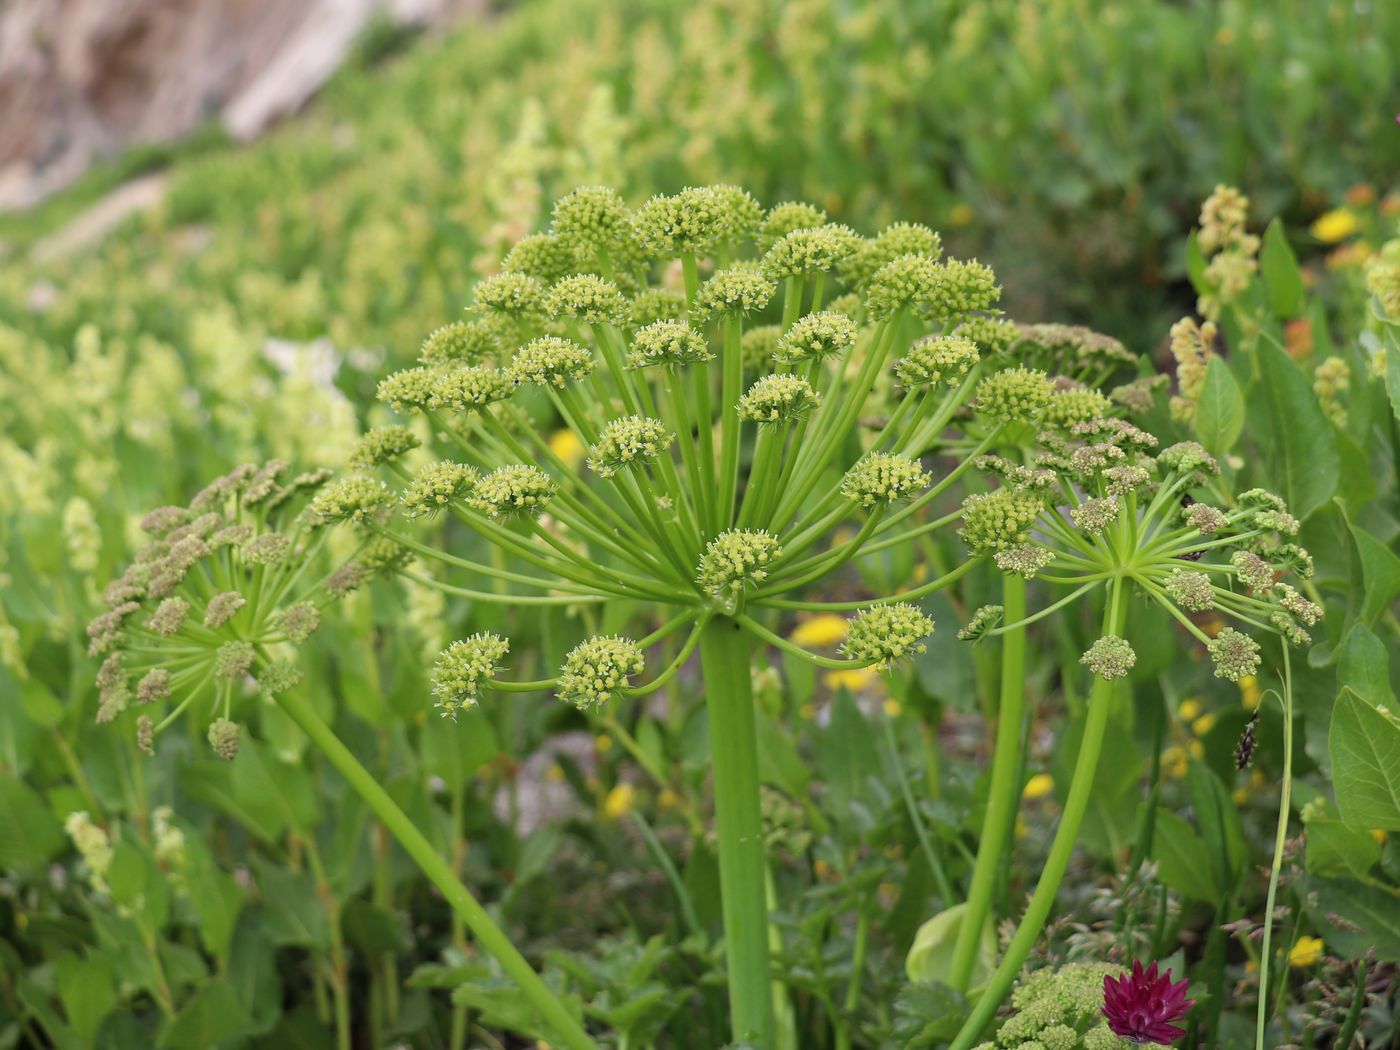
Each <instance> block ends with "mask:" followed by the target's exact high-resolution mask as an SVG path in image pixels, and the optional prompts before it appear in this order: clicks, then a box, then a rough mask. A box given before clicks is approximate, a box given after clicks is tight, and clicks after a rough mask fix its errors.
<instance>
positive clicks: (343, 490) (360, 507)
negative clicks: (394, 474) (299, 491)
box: [308, 474, 389, 525]
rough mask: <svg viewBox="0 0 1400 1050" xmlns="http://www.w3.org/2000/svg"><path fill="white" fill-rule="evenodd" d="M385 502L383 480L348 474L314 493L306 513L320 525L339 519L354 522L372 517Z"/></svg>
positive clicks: (386, 500)
mask: <svg viewBox="0 0 1400 1050" xmlns="http://www.w3.org/2000/svg"><path fill="white" fill-rule="evenodd" d="M388 503H389V489H388V488H387V487H386V486H385V484H384V482H382V481H378V480H376V479H374V478H370V477H366V476H364V475H363V474H352V475H350V476H349V477H345V478H341V479H339V480H338V481H333V482H331V484H329V485H327V486H326V487H325V488H323V489H322V490H321V491H320V492H318V493H316V496H315V498H314V499H312V501H311V505H310V507H309V508H308V512H309V513H310V515H311V518H312V520H313V521H315V522H317V523H318V524H321V525H332V524H336V523H338V522H343V521H348V522H352V523H355V524H358V523H359V522H362V521H365V520H366V519H368V518H372V517H373V516H374V515H375V514H376V513H377V512H378V511H379V510H381V509H382V508H383V507H385V506H386V505H387V504H388Z"/></svg>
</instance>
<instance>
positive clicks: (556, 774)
mask: <svg viewBox="0 0 1400 1050" xmlns="http://www.w3.org/2000/svg"><path fill="white" fill-rule="evenodd" d="M544 778H545V779H546V780H553V781H554V782H556V783H558V782H559V781H561V780H563V779H564V767H563V766H561V765H560V764H559V763H558V762H551V763H550V765H549V768H548V769H546V770H545V771H544Z"/></svg>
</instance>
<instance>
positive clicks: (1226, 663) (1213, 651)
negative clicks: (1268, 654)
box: [1208, 627, 1259, 682]
mask: <svg viewBox="0 0 1400 1050" xmlns="http://www.w3.org/2000/svg"><path fill="white" fill-rule="evenodd" d="M1208 649H1209V650H1210V658H1211V660H1212V661H1213V662H1214V663H1215V677H1216V678H1227V679H1229V680H1230V681H1232V682H1238V681H1239V680H1240V679H1241V678H1244V677H1245V676H1246V675H1252V674H1253V673H1254V672H1255V671H1256V670H1258V668H1259V643H1258V642H1256V641H1255V640H1254V639H1253V638H1251V637H1249V635H1247V634H1241V633H1240V632H1239V631H1237V630H1235V629H1234V628H1233V627H1225V628H1223V629H1222V630H1221V632H1220V633H1219V634H1217V635H1216V636H1215V637H1214V638H1213V639H1211V642H1210V645H1209V646H1208Z"/></svg>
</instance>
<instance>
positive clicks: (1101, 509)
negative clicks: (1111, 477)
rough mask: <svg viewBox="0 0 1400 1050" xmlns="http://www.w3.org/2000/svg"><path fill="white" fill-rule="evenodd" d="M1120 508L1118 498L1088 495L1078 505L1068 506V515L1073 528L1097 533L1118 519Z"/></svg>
mask: <svg viewBox="0 0 1400 1050" xmlns="http://www.w3.org/2000/svg"><path fill="white" fill-rule="evenodd" d="M1120 509H1121V508H1120V507H1119V504H1118V500H1117V499H1114V498H1113V497H1109V498H1108V499H1100V498H1098V497H1090V498H1089V499H1086V500H1084V501H1083V502H1082V503H1080V504H1079V506H1077V507H1072V508H1070V512H1069V516H1070V519H1071V520H1072V521H1073V522H1074V527H1075V528H1077V529H1083V530H1084V531H1085V532H1092V533H1095V534H1097V533H1100V532H1103V530H1104V529H1106V528H1108V527H1109V526H1110V525H1112V524H1113V523H1114V522H1115V521H1117V520H1118V511H1119V510H1120Z"/></svg>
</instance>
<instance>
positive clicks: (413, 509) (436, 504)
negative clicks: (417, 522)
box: [399, 460, 479, 519]
mask: <svg viewBox="0 0 1400 1050" xmlns="http://www.w3.org/2000/svg"><path fill="white" fill-rule="evenodd" d="M478 477H479V475H478V474H477V472H476V471H475V470H473V469H472V468H471V467H468V466H466V465H465V464H462V463H453V462H452V461H451V460H442V461H441V462H438V463H429V464H428V465H427V466H425V467H423V468H422V469H420V470H419V471H418V473H417V475H416V476H415V477H414V479H413V480H412V481H410V482H409V483H408V485H407V486H405V488H404V490H403V492H402V493H400V494H399V505H400V506H401V507H402V508H403V513H404V517H406V518H410V519H413V518H430V517H433V516H434V515H436V514H437V513H438V512H440V511H442V510H444V509H446V508H447V507H450V506H452V505H453V504H454V503H463V502H465V501H466V499H467V498H468V497H469V496H470V495H471V493H472V488H473V486H475V484H476V481H477V478H478Z"/></svg>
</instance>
